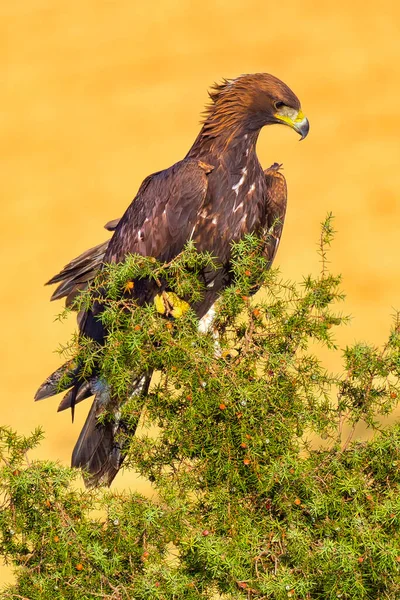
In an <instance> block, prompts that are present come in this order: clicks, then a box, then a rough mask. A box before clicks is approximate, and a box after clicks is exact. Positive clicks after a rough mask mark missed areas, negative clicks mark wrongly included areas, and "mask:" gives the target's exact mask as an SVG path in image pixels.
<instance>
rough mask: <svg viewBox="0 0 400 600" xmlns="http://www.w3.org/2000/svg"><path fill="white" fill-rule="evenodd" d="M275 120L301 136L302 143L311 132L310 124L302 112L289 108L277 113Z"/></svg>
mask: <svg viewBox="0 0 400 600" xmlns="http://www.w3.org/2000/svg"><path fill="white" fill-rule="evenodd" d="M275 118H276V119H278V121H281V122H282V123H283V124H284V125H288V126H289V127H291V128H292V129H294V130H295V131H297V133H299V134H300V135H301V138H300V141H301V140H304V138H305V137H307V135H308V132H309V131H310V123H309V122H308V119H307V117H305V116H304V114H303V112H302V111H301V110H299V111H296V110H294V109H291V108H289V107H287V106H284V107H283V109H282V110H279V111H278V112H276V113H275Z"/></svg>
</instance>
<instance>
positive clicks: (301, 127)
mask: <svg viewBox="0 0 400 600" xmlns="http://www.w3.org/2000/svg"><path fill="white" fill-rule="evenodd" d="M299 115H301V116H302V117H303V118H302V119H301V120H300V121H299V120H298V117H297V119H296V121H295V122H294V124H293V129H294V130H295V131H297V133H299V134H300V135H301V138H300V141H301V140H304V138H305V137H307V135H308V132H309V131H310V123H309V122H308V119H307V117H305V116H304V115H303V113H302V112H301V111H300V112H299Z"/></svg>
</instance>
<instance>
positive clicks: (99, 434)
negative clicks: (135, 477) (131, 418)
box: [71, 374, 151, 487]
mask: <svg viewBox="0 0 400 600" xmlns="http://www.w3.org/2000/svg"><path fill="white" fill-rule="evenodd" d="M150 379H151V375H149V374H146V375H143V376H142V377H141V378H139V379H137V380H136V381H135V383H134V384H133V386H132V390H131V396H132V395H141V396H142V395H143V394H146V393H147V390H148V388H149V385H150ZM91 389H92V390H93V391H95V393H96V395H95V398H94V400H93V404H92V407H91V409H90V411H89V414H88V416H87V418H86V421H85V424H84V426H83V428H82V431H81V433H80V435H79V438H78V441H77V442H76V445H75V448H74V450H73V453H72V463H71V464H72V467H78V468H81V469H83V471H84V474H83V479H84V482H85V485H86V487H95V486H97V485H107V486H110V485H111V483H112V481H113V479H114V477H115V476H116V474H117V473H118V471H119V469H120V467H121V465H122V462H123V460H124V450H125V448H126V446H127V443H128V441H129V439H130V438H132V437H133V435H134V434H135V431H136V427H137V424H138V421H139V416H140V415H138V418H137V420H136V422H135V423H134V424H132V423H129V425H128V423H126V422H125V421H124V420H123V419H121V412H120V407H119V406H118V404H117V403H116V402H115V401H114V400H113V398H112V395H111V390H110V388H109V386H108V385H107V384H106V383H104V382H103V381H101V380H99V379H98V380H97V381H96V382H94V383H93V382H92V385H91ZM113 405H114V406H113ZM104 409H106V410H108V412H109V413H110V414H109V415H107V417H108V416H110V417H111V418H110V419H108V418H107V419H102V420H99V417H100V415H101V414H102V413H103V412H104ZM110 409H111V410H110Z"/></svg>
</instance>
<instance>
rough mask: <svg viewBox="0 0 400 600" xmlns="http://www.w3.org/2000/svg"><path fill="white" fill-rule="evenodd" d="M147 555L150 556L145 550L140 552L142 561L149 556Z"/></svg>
mask: <svg viewBox="0 0 400 600" xmlns="http://www.w3.org/2000/svg"><path fill="white" fill-rule="evenodd" d="M149 556H150V552H147V551H146V552H143V554H142V560H143V561H145V560H147V559H148V558H149Z"/></svg>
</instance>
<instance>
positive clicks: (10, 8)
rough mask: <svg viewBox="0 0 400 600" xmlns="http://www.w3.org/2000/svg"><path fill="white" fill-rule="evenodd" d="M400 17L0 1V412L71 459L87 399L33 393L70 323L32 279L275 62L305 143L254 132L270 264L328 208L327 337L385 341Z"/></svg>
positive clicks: (399, 216)
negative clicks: (281, 189) (278, 184)
mask: <svg viewBox="0 0 400 600" xmlns="http://www.w3.org/2000/svg"><path fill="white" fill-rule="evenodd" d="M399 19H400V9H399V8H398V7H396V3H395V2H393V0H390V1H386V0H380V1H379V3H376V2H375V1H374V2H371V1H368V0H367V1H366V0H353V1H352V2H349V1H348V0H340V1H337V2H335V3H331V2H316V1H315V0H301V1H299V0H289V1H281V2H268V1H267V0H262V1H255V0H247V1H243V0H240V1H239V0H229V1H228V0H225V1H215V2H211V1H204V2H202V3H199V2H189V1H186V2H185V1H183V0H164V1H160V2H155V1H153V2H140V3H138V2H135V1H133V0H118V1H114V2H112V1H111V0H96V1H94V0H86V1H85V2H82V1H79V2H78V0H68V2H66V1H64V0H62V1H59V2H52V1H50V0H34V1H33V0H16V1H15V2H3V3H2V5H1V7H0V47H1V56H2V58H1V66H2V75H1V86H2V92H1V110H0V119H1V131H2V150H1V152H2V177H1V179H2V211H1V212H2V218H1V220H0V227H1V237H0V239H1V268H2V277H1V283H0V285H1V338H2V339H1V348H0V351H1V361H0V365H1V382H2V399H1V423H3V424H6V425H10V426H12V427H15V428H17V429H18V430H19V431H20V432H23V433H27V432H29V431H31V430H32V429H33V428H34V427H35V426H37V425H39V424H40V425H43V426H44V428H45V430H46V440H45V442H44V443H43V445H42V446H41V449H40V451H39V453H38V455H39V456H40V457H42V458H44V457H46V458H51V459H59V460H61V461H62V462H64V463H68V462H69V459H70V454H71V450H72V447H73V445H74V443H75V440H76V438H77V436H78V433H79V431H80V427H81V425H82V422H83V420H84V418H85V415H86V413H87V410H88V403H87V402H86V403H82V404H81V405H79V406H78V410H77V418H76V421H75V424H74V425H71V422H70V415H69V414H67V413H62V414H57V413H56V408H57V405H58V399H55V400H47V401H43V402H40V403H37V404H33V395H34V392H35V390H36V388H37V387H38V385H39V384H40V383H41V382H42V380H43V379H44V378H45V377H46V376H47V375H48V374H49V373H50V372H51V371H52V370H53V369H54V368H56V367H57V366H58V365H59V362H60V360H59V357H58V356H57V355H56V354H54V353H53V350H54V349H55V348H56V347H57V346H58V344H59V343H60V342H62V341H66V340H67V339H68V337H69V334H70V332H71V331H72V329H73V327H74V323H73V320H72V319H71V322H70V323H69V324H68V325H60V324H59V323H55V322H54V316H55V314H57V312H58V311H59V310H60V308H61V305H60V304H58V305H55V304H50V303H49V302H48V299H49V295H50V289H48V288H44V287H43V282H44V281H46V279H48V278H49V277H50V276H51V275H53V274H54V273H55V272H56V271H58V270H59V269H60V267H62V266H63V265H64V264H65V263H66V262H67V261H68V260H69V259H71V258H72V257H74V256H76V255H77V254H79V253H80V252H81V251H83V250H85V249H86V248H87V247H89V246H92V245H94V244H97V243H98V242H100V241H101V240H103V239H105V238H106V232H105V231H104V230H102V226H103V224H104V223H105V222H106V221H108V220H109V219H113V218H115V217H119V216H120V215H121V214H122V213H123V211H124V209H125V208H126V206H127V205H128V203H129V202H130V200H131V198H132V197H133V196H134V195H135V192H136V190H137V188H138V186H139V184H140V182H141V181H142V180H143V178H144V177H145V176H146V175H148V174H149V173H151V172H154V171H157V170H159V169H163V168H165V167H168V166H169V165H171V164H172V163H174V162H176V161H177V160H179V159H181V158H182V157H183V156H184V155H185V153H186V152H187V150H188V148H189V147H190V145H191V143H192V142H193V140H194V138H195V136H196V134H197V132H198V129H199V125H198V122H199V115H200V112H201V111H202V109H203V105H204V104H205V102H206V100H207V95H206V90H207V88H208V87H209V85H210V84H211V83H212V82H213V81H218V80H220V79H221V78H222V77H235V76H237V75H239V74H241V73H251V72H257V71H267V72H271V73H273V74H275V75H277V76H278V77H280V78H281V79H283V80H284V81H285V82H287V83H288V84H289V86H290V87H292V89H293V90H294V91H295V93H296V94H297V95H298V96H299V97H300V99H301V101H302V105H303V109H304V112H305V113H306V115H307V116H308V118H309V120H310V124H311V130H310V134H309V137H308V138H307V140H305V141H304V142H302V143H301V144H298V141H297V139H298V136H297V135H296V134H295V133H294V132H293V131H290V130H289V129H288V128H285V127H272V128H268V129H265V130H264V132H263V133H262V135H261V137H260V141H259V145H258V152H259V157H260V160H261V163H262V164H263V165H264V166H265V167H267V166H269V165H270V164H271V163H272V162H274V161H279V162H283V163H284V166H285V175H286V178H287V181H288V186H289V209H288V215H287V220H286V224H285V231H284V236H283V240H282V245H281V247H280V251H279V253H278V259H277V264H279V265H280V267H281V269H282V272H283V274H284V276H285V277H288V278H297V279H300V277H301V275H303V274H307V273H308V272H309V271H310V270H313V271H315V270H316V268H318V261H317V255H316V242H317V238H318V234H319V223H320V221H321V220H322V219H323V218H324V216H325V214H326V213H327V212H328V211H330V210H332V211H333V212H334V214H335V215H336V221H335V226H336V228H337V230H338V234H337V237H336V241H335V244H334V248H333V251H332V254H331V260H332V263H333V264H332V267H333V270H334V271H335V272H341V273H343V276H344V283H343V286H344V288H345V290H346V292H347V294H348V297H347V302H346V305H345V307H344V308H343V309H344V310H345V312H349V313H351V314H352V315H353V316H354V319H353V321H352V323H351V325H350V326H349V327H347V328H345V329H344V330H343V331H342V332H340V333H339V335H338V338H339V341H340V343H341V344H342V345H343V344H345V343H351V342H352V341H353V340H355V339H366V340H369V341H372V342H374V343H382V342H383V341H384V339H385V336H386V335H387V331H388V327H389V324H390V315H391V313H392V312H393V308H392V307H400V298H399V296H400V280H399V277H398V273H399V253H400V236H399V234H398V231H399V222H400V197H399V190H400V161H399V158H400V155H399V150H400V118H399V107H400V77H399V60H400V35H399V34H400V22H399ZM329 366H331V367H332V368H339V363H338V361H337V360H333V359H330V363H329ZM133 481H134V477H133V475H132V474H131V475H129V474H125V475H123V476H122V477H121V476H119V478H117V483H116V485H117V487H118V486H119V487H122V486H124V485H125V486H126V485H128V484H130V483H131V482H133ZM142 489H143V487H142ZM4 577H6V575H4Z"/></svg>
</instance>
